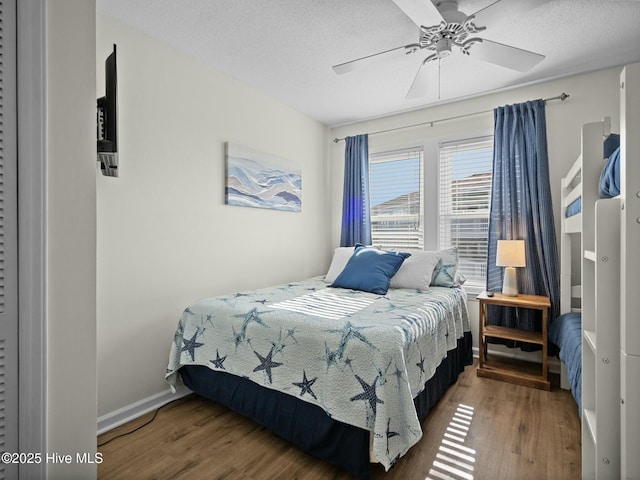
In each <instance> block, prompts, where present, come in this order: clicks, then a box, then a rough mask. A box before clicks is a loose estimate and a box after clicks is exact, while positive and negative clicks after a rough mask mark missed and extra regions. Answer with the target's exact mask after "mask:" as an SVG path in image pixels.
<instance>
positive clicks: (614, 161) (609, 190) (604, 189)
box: [565, 133, 620, 218]
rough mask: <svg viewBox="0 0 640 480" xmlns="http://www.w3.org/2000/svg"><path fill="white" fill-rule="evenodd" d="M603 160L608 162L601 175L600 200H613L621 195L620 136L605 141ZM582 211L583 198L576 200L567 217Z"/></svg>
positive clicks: (569, 208) (613, 135)
mask: <svg viewBox="0 0 640 480" xmlns="http://www.w3.org/2000/svg"><path fill="white" fill-rule="evenodd" d="M603 154H604V156H603V158H606V159H607V161H606V162H605V164H604V168H603V169H602V172H601V173H600V184H599V185H598V187H599V188H598V190H599V192H600V198H612V197H616V196H618V195H620V135H618V134H615V133H612V134H611V135H609V136H608V137H607V139H606V140H605V141H604V146H603ZM581 211H582V197H579V198H577V199H575V200H574V201H573V202H571V203H570V204H569V206H568V207H567V210H566V211H565V217H567V218H569V217H573V216H574V215H577V214H579V213H580V212H581Z"/></svg>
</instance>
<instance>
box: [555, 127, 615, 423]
mask: <svg viewBox="0 0 640 480" xmlns="http://www.w3.org/2000/svg"><path fill="white" fill-rule="evenodd" d="M603 125H604V129H605V131H607V130H609V129H610V123H609V119H605V120H604V121H603ZM583 141H584V139H583ZM597 149H598V151H600V152H602V154H598V155H596V156H595V157H596V158H599V159H600V160H598V161H595V162H593V161H589V160H588V158H587V157H589V158H591V155H587V154H586V153H585V152H582V154H581V155H580V156H579V157H578V159H577V160H576V161H575V162H574V164H573V165H572V167H571V169H570V170H569V172H568V173H567V175H566V176H565V177H564V178H563V179H562V209H563V211H564V216H563V219H562V228H561V232H562V234H561V249H560V251H561V259H560V260H561V268H560V271H561V272H560V276H561V281H560V291H561V293H560V297H561V307H560V311H561V315H560V316H559V317H558V318H557V319H555V320H554V321H553V322H552V323H551V325H550V327H549V340H550V341H551V342H552V343H553V344H554V345H556V346H557V347H558V349H559V353H558V356H559V358H560V360H561V361H562V363H563V365H564V369H563V371H562V378H561V383H562V386H563V388H569V389H570V390H571V392H572V394H573V396H574V398H575V400H576V403H577V404H578V408H579V410H578V412H579V414H580V415H581V416H582V351H581V346H582V335H583V334H582V330H583V329H582V315H581V312H580V308H581V298H582V297H583V295H590V296H593V293H592V291H591V290H592V286H589V287H588V288H590V289H591V290H590V291H588V292H583V289H582V285H581V282H580V283H578V282H577V281H576V279H575V278H576V276H577V275H576V274H577V272H578V271H579V270H580V269H579V268H573V262H574V261H576V260H578V259H581V257H582V255H575V254H573V253H572V241H573V240H572V237H574V234H577V235H578V236H579V237H580V242H581V246H580V250H581V251H584V250H587V251H591V250H593V246H592V245H590V243H589V242H592V239H593V238H594V235H595V234H594V219H595V204H596V201H597V200H599V199H604V198H613V197H616V196H618V195H619V194H620V135H618V134H608V135H606V137H605V138H604V139H603V142H602V144H600V145H599V146H598V147H597ZM585 238H586V239H587V241H586V243H585V241H584V239H585Z"/></svg>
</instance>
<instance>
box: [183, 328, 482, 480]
mask: <svg viewBox="0 0 640 480" xmlns="http://www.w3.org/2000/svg"><path fill="white" fill-rule="evenodd" d="M472 362H473V352H472V339H471V332H465V334H464V337H462V338H459V339H458V343H457V348H456V349H454V350H452V351H449V352H448V355H447V357H446V358H445V359H444V360H443V361H442V362H441V363H440V365H439V366H438V368H437V369H436V373H435V374H434V376H433V377H432V378H431V379H430V380H429V381H427V383H426V387H425V389H424V390H423V391H422V393H420V394H419V395H418V396H417V397H416V398H415V399H414V404H415V406H416V412H417V414H418V418H419V419H420V421H422V420H424V418H426V416H427V414H428V413H429V411H430V410H431V408H432V407H433V406H434V405H435V404H436V403H437V402H438V400H440V398H441V397H442V396H443V395H444V394H445V392H446V391H447V389H448V388H449V387H450V386H451V385H452V384H453V383H455V382H456V380H457V379H458V376H459V375H460V373H462V372H463V371H464V367H465V366H466V365H471V364H472ZM180 374H181V376H182V381H183V383H184V384H185V385H186V386H187V387H188V388H189V389H190V390H191V391H193V392H195V393H197V394H199V395H201V396H203V397H205V398H208V399H210V400H214V401H216V402H218V403H221V404H222V405H225V406H226V407H228V408H230V409H232V410H234V411H236V412H238V413H240V414H242V415H244V416H246V417H249V418H252V419H253V420H255V421H256V422H258V423H260V424H261V425H264V426H265V427H266V428H268V429H269V430H271V431H272V432H274V433H276V434H277V435H279V436H280V437H282V438H284V439H286V440H289V441H290V442H292V443H294V444H295V445H297V446H298V447H300V448H301V449H302V450H304V451H305V452H307V453H309V454H311V455H313V456H315V457H317V458H320V459H322V460H325V461H328V462H330V463H333V464H334V465H337V466H339V467H342V468H344V469H346V470H348V471H350V472H351V473H353V474H354V475H356V477H358V478H359V479H362V480H367V479H369V478H370V463H369V431H367V430H364V429H361V428H358V427H354V426H352V425H347V424H345V423H341V422H338V421H336V420H333V419H331V418H330V417H329V416H327V414H326V413H325V412H324V410H322V409H321V408H320V407H318V406H317V405H313V404H311V403H307V402H304V401H302V400H299V399H297V398H296V397H294V396H291V395H287V394H284V393H281V392H278V391H276V390H271V389H269V388H265V387H263V386H260V385H258V384H256V383H254V382H252V381H250V380H248V379H246V378H242V377H237V376H235V375H231V374H228V373H225V372H219V371H214V370H210V369H209V368H207V367H202V366H198V365H188V366H183V367H182V368H181V369H180Z"/></svg>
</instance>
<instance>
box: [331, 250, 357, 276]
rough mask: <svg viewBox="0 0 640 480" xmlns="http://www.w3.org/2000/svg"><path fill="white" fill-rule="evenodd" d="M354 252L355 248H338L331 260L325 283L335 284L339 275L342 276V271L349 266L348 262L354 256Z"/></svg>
mask: <svg viewBox="0 0 640 480" xmlns="http://www.w3.org/2000/svg"><path fill="white" fill-rule="evenodd" d="M354 251H355V249H354V247H338V248H336V249H335V250H334V251H333V259H332V260H331V265H330V266H329V271H328V272H327V275H326V276H325V277H324V281H325V282H328V283H333V282H335V280H336V278H338V275H340V273H341V272H342V270H344V267H345V266H346V265H347V262H348V261H349V259H350V258H351V255H353V252H354Z"/></svg>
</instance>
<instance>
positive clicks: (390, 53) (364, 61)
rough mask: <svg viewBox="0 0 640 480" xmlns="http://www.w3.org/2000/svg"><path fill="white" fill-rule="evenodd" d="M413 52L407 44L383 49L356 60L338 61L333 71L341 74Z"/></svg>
mask: <svg viewBox="0 0 640 480" xmlns="http://www.w3.org/2000/svg"><path fill="white" fill-rule="evenodd" d="M413 52H414V50H412V49H411V48H409V47H408V46H407V47H398V48H392V49H391V50H385V51H384V52H380V53H374V54H373V55H367V56H366V57H362V58H358V59H356V60H351V61H350V62H345V63H340V64H338V65H334V66H333V67H332V68H333V71H334V72H336V73H338V74H343V73H347V72H351V71H353V70H356V69H359V68H364V67H367V66H369V65H371V64H374V63H377V62H379V61H380V60H385V59H389V58H396V57H402V56H403V55H408V54H409V53H413Z"/></svg>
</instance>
